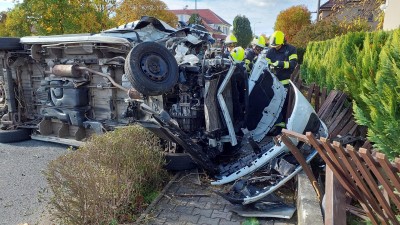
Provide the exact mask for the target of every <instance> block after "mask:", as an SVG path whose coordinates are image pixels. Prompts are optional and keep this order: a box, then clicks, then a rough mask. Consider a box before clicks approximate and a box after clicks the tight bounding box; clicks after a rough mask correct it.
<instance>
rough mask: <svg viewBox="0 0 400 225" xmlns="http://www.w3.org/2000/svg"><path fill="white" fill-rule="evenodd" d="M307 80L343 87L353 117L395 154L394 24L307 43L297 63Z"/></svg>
mask: <svg viewBox="0 0 400 225" xmlns="http://www.w3.org/2000/svg"><path fill="white" fill-rule="evenodd" d="M301 74H302V77H303V78H304V79H305V80H306V81H307V82H309V83H310V82H316V83H318V84H319V85H321V86H326V87H328V88H329V89H338V90H343V91H345V92H346V93H348V94H349V95H350V96H351V97H352V99H353V100H354V103H355V104H354V112H355V118H356V119H357V122H358V123H359V124H362V125H366V126H367V127H368V137H369V139H370V140H371V141H373V142H374V143H375V145H374V146H375V147H377V148H378V149H380V150H382V151H383V152H384V153H386V154H387V155H388V156H390V157H396V156H399V154H400V139H399V138H398V135H399V134H400V123H399V121H400V105H399V102H400V94H399V90H400V29H398V30H395V31H393V32H383V31H377V32H372V33H365V32H355V33H349V34H347V35H344V36H340V37H336V38H334V39H331V40H327V41H323V42H311V43H309V45H308V46H307V51H306V54H305V56H304V61H303V66H302V68H301Z"/></svg>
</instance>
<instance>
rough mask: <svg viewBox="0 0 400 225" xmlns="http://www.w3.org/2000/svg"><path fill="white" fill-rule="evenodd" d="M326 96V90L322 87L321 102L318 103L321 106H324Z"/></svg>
mask: <svg viewBox="0 0 400 225" xmlns="http://www.w3.org/2000/svg"><path fill="white" fill-rule="evenodd" d="M326 96H327V89H326V87H323V88H322V92H321V102H320V103H321V105H323V104H324V102H325V99H326Z"/></svg>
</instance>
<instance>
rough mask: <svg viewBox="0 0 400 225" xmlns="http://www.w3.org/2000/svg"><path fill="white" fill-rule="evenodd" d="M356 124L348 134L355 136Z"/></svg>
mask: <svg viewBox="0 0 400 225" xmlns="http://www.w3.org/2000/svg"><path fill="white" fill-rule="evenodd" d="M357 127H358V124H354V126H353V127H352V128H351V129H350V131H349V134H350V135H353V136H355V133H356V130H357Z"/></svg>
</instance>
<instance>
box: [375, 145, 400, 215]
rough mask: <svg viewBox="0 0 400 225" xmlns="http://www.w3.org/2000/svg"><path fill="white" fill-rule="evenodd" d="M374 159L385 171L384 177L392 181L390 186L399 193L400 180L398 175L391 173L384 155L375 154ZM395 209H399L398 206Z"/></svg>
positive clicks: (390, 165) (389, 165)
mask: <svg viewBox="0 0 400 225" xmlns="http://www.w3.org/2000/svg"><path fill="white" fill-rule="evenodd" d="M376 158H377V159H378V162H379V164H380V165H381V167H382V168H383V170H384V171H385V173H386V175H387V176H388V178H389V179H390V181H392V185H393V186H394V187H395V188H396V190H398V191H400V179H399V175H397V174H394V173H393V171H392V168H391V167H392V164H391V163H390V162H389V160H388V159H387V158H386V155H384V154H382V153H380V152H378V153H376ZM397 207H399V208H400V205H397Z"/></svg>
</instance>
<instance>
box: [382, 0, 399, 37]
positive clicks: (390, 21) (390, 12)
mask: <svg viewBox="0 0 400 225" xmlns="http://www.w3.org/2000/svg"><path fill="white" fill-rule="evenodd" d="M386 1H387V2H386V3H387V7H386V9H385V18H384V21H383V29H384V30H393V29H397V28H400V16H399V9H400V1H399V0H386Z"/></svg>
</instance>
